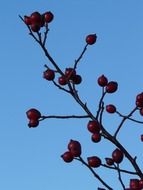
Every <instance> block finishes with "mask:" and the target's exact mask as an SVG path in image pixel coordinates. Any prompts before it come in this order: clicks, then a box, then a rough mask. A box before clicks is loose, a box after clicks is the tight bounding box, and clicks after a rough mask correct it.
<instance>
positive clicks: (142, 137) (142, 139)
mask: <svg viewBox="0 0 143 190" xmlns="http://www.w3.org/2000/svg"><path fill="white" fill-rule="evenodd" d="M141 141H142V142H143V134H142V135H141Z"/></svg>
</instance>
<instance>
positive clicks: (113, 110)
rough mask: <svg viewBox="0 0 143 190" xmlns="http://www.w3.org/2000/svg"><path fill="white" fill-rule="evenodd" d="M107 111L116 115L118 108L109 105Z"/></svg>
mask: <svg viewBox="0 0 143 190" xmlns="http://www.w3.org/2000/svg"><path fill="white" fill-rule="evenodd" d="M106 111H107V112H108V113H115V112H116V107H115V106H114V105H113V104H109V105H107V106H106Z"/></svg>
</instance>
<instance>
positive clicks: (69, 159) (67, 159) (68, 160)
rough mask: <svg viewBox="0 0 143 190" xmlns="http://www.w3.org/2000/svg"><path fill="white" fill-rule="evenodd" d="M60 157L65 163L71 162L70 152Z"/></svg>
mask: <svg viewBox="0 0 143 190" xmlns="http://www.w3.org/2000/svg"><path fill="white" fill-rule="evenodd" d="M61 157H62V159H63V160H64V161H65V162H67V163H69V162H72V161H73V158H74V157H73V155H72V154H71V152H70V151H67V152H65V153H64V154H63V155H61Z"/></svg>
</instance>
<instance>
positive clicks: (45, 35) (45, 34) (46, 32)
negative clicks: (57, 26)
mask: <svg viewBox="0 0 143 190" xmlns="http://www.w3.org/2000/svg"><path fill="white" fill-rule="evenodd" d="M45 28H46V30H45V32H44V40H43V46H45V44H46V40H47V35H48V32H49V28H48V24H47V23H46V25H45Z"/></svg>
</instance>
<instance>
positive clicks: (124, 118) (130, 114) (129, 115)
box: [114, 107, 137, 138]
mask: <svg viewBox="0 0 143 190" xmlns="http://www.w3.org/2000/svg"><path fill="white" fill-rule="evenodd" d="M136 110H137V107H135V108H134V109H133V110H132V111H131V112H130V113H129V114H128V115H127V116H126V117H123V119H122V121H121V123H120V124H119V126H118V128H117V130H116V132H115V134H114V137H115V138H116V137H117V134H118V132H119V131H120V129H121V127H122V126H123V123H124V122H125V121H126V120H127V119H128V118H130V117H131V116H132V114H133V113H134V112H135V111H136Z"/></svg>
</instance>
